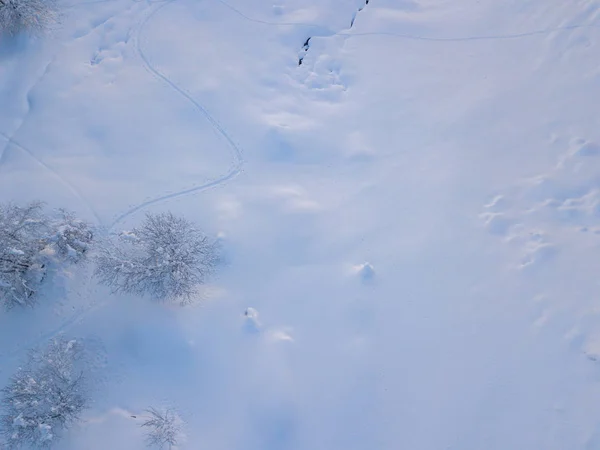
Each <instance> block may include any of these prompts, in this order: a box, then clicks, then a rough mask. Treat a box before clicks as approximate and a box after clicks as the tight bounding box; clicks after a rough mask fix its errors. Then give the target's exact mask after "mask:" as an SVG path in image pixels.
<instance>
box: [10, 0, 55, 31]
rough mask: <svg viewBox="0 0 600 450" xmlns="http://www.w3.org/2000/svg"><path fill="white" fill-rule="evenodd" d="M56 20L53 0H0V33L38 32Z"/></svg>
mask: <svg viewBox="0 0 600 450" xmlns="http://www.w3.org/2000/svg"><path fill="white" fill-rule="evenodd" d="M57 20H58V13H57V7H56V2H55V0H0V34H2V33H5V34H8V35H15V34H17V33H20V32H28V33H34V34H35V33H40V32H42V31H44V30H46V29H48V28H49V27H50V26H52V24H54V23H56V21H57Z"/></svg>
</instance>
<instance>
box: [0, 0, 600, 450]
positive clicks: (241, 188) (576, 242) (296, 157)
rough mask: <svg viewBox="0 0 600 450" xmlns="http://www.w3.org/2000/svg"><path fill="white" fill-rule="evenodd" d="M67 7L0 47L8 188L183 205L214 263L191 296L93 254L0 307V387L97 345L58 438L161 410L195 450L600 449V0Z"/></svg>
mask: <svg viewBox="0 0 600 450" xmlns="http://www.w3.org/2000/svg"><path fill="white" fill-rule="evenodd" d="M61 2H62V3H61V4H62V9H63V12H64V16H63V19H62V24H61V26H60V27H59V28H58V29H57V30H55V31H54V32H53V33H52V34H51V35H50V36H48V37H46V38H45V39H38V40H32V39H28V38H27V37H24V36H21V37H19V38H16V39H4V41H2V42H0V152H1V153H0V201H9V200H11V201H17V202H25V201H30V200H36V199H38V200H43V201H46V202H47V203H48V204H49V205H50V206H52V207H63V206H64V207H68V208H70V209H73V210H75V211H77V213H78V214H79V215H80V216H82V217H84V218H86V219H87V220H89V221H90V222H91V223H93V224H95V225H99V226H103V227H106V228H109V229H110V230H113V231H117V230H121V229H127V228H128V227H131V226H134V225H136V224H137V223H139V221H140V220H141V219H142V218H143V217H144V214H145V213H146V212H162V211H173V212H174V213H177V214H183V215H185V216H186V217H188V218H189V219H191V220H193V221H195V222H197V223H198V224H199V225H200V226H201V228H202V229H203V230H205V231H206V232H207V233H209V234H211V235H214V236H217V235H218V236H220V239H221V240H222V244H223V249H224V256H225V259H226V262H227V264H224V265H223V267H221V268H220V269H219V271H218V273H217V275H216V276H215V277H214V278H213V279H212V280H211V282H210V283H209V284H208V285H207V286H206V289H205V292H204V294H203V295H202V298H199V299H198V302H196V304H194V305H193V306H186V307H179V306H175V305H173V306H170V305H160V304H155V303H152V302H150V301H148V300H147V299H140V298H137V297H133V296H127V295H111V294H110V292H109V291H108V290H107V289H106V288H104V287H101V286H98V284H97V283H96V281H94V279H93V278H91V270H92V267H89V266H88V267H85V268H81V269H77V270H74V271H73V272H72V273H71V274H67V275H65V276H64V277H62V278H60V279H57V280H54V283H53V284H52V285H51V286H50V287H49V288H48V289H47V290H46V292H45V293H44V295H43V298H42V299H41V300H40V305H39V307H38V308H36V309H33V310H28V309H23V310H12V311H9V312H1V313H0V385H5V383H6V382H7V380H8V379H9V377H10V376H11V375H12V374H13V373H14V371H15V370H16V369H17V367H19V364H21V363H22V362H23V361H24V358H25V357H26V354H27V350H28V349H29V348H31V347H35V346H38V345H41V344H44V343H45V342H47V341H48V339H50V338H51V337H53V336H57V335H60V334H61V333H62V334H64V335H65V336H68V337H77V338H80V339H82V340H83V341H84V342H87V343H88V346H89V348H93V349H94V352H95V356H96V357H95V359H94V361H95V364H96V366H97V368H98V374H99V379H100V381H99V382H98V383H97V384H96V388H95V389H94V391H93V392H92V394H91V395H92V407H91V408H90V409H89V410H87V412H86V413H85V414H84V416H83V417H82V419H83V421H82V423H81V424H79V425H78V426H76V427H74V428H72V429H71V430H70V431H69V432H68V433H67V434H66V435H65V436H64V439H62V440H61V441H60V443H58V444H57V445H56V446H55V447H54V448H56V449H59V450H101V449H102V450H106V449H127V450H136V449H142V448H144V437H143V432H142V430H141V429H140V427H138V425H139V423H137V422H136V419H133V418H131V417H130V416H131V415H138V414H140V413H141V412H142V411H143V410H144V409H145V408H147V407H148V406H151V405H158V406H161V405H170V406H173V407H175V408H177V409H178V410H179V412H180V414H181V416H182V418H183V420H184V421H185V423H186V426H185V432H186V435H187V439H186V443H185V444H184V445H182V446H181V448H186V449H211V450H225V449H227V450H231V449H236V450H288V449H290V450H291V449H295V450H308V449H310V450H333V449H340V450H341V449H344V450H354V449H356V450H367V449H368V450H372V449H386V450H388V449H389V450H396V449H407V450H442V449H453V450H482V449H485V450H532V449H535V450H559V449H560V450H577V449H585V450H595V449H600V365H599V364H600V362H599V361H600V303H598V302H599V301H600V300H599V295H598V293H599V292H600V287H599V281H598V280H599V279H600V278H599V276H600V264H599V263H598V261H599V259H598V258H599V257H600V253H599V252H598V250H599V247H600V127H599V126H598V123H599V122H598V120H599V114H600V111H599V106H598V105H599V103H598V100H599V99H600V84H599V83H600V66H599V65H598V58H597V56H598V54H599V53H598V52H599V51H600V2H598V1H597V0H569V1H565V0H501V1H498V0H452V1H451V0H370V1H368V2H367V3H368V4H365V3H366V2H365V0H270V1H263V0H260V1H247V0H226V1H225V0H170V1H151V0H142V1H133V0H90V1H87V2H84V1H83V2H73V3H68V2H67V0H61ZM309 38H310V39H309ZM299 61H301V64H299ZM248 307H251V308H253V309H250V310H247V308H248ZM245 312H247V315H245Z"/></svg>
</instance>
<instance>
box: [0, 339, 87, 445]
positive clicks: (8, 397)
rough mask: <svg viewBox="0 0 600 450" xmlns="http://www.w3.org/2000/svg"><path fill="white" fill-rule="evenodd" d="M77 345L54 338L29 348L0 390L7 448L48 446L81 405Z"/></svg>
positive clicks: (83, 390)
mask: <svg viewBox="0 0 600 450" xmlns="http://www.w3.org/2000/svg"><path fill="white" fill-rule="evenodd" d="M81 355H82V346H81V345H80V344H79V343H78V342H77V341H75V340H67V339H64V338H58V339H54V340H52V341H51V342H50V343H49V344H48V346H47V347H46V348H45V349H43V350H41V351H36V352H32V353H31V354H30V355H29V360H28V361H27V364H26V365H25V367H23V368H21V369H19V371H18V372H17V373H16V374H15V375H13V377H12V378H11V380H10V382H9V384H8V386H6V387H5V388H4V389H2V398H1V400H0V408H1V416H0V433H1V435H2V437H3V439H4V442H5V444H6V446H7V448H10V449H16V448H20V447H22V446H30V447H32V448H48V447H50V446H52V445H53V444H54V443H55V442H56V441H57V440H58V438H59V437H60V434H61V432H62V431H64V430H65V429H66V428H68V427H69V426H70V425H71V424H73V423H74V422H76V421H77V420H78V419H79V415H80V414H81V412H82V411H83V410H84V408H85V407H86V405H87V397H86V395H85V393H86V386H85V377H84V375H83V368H82V367H80V364H81V362H82V358H81Z"/></svg>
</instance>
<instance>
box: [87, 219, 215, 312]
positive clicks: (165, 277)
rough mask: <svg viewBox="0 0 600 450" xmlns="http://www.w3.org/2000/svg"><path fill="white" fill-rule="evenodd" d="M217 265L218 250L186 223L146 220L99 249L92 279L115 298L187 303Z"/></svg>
mask: <svg viewBox="0 0 600 450" xmlns="http://www.w3.org/2000/svg"><path fill="white" fill-rule="evenodd" d="M216 262H217V245H216V243H215V242H214V241H212V240H210V239H209V238H208V237H206V236H205V235H204V234H203V233H201V232H200V231H199V230H197V229H196V228H195V227H194V225H193V224H192V223H190V222H188V221H187V220H186V219H184V218H181V217H176V216H174V215H173V214H171V213H164V214H148V215H146V219H145V220H144V222H143V223H142V224H141V225H140V226H139V227H137V228H134V229H133V230H132V231H130V232H124V233H121V234H120V235H119V236H118V237H117V238H116V239H112V240H109V241H108V242H106V243H105V245H103V246H102V247H101V248H100V250H99V254H98V256H97V258H96V263H97V268H96V275H97V276H98V278H99V280H100V282H101V283H102V284H105V285H107V286H110V287H111V288H112V289H113V291H115V292H125V293H132V294H137V295H150V296H151V297H153V298H155V299H158V300H167V299H178V300H179V301H181V302H182V303H185V302H187V301H189V300H190V299H191V298H192V297H193V295H194V294H195V293H196V292H197V288H198V285H200V284H202V283H204V282H205V280H206V277H207V275H209V274H210V273H211V272H212V271H213V269H214V268H215V265H216Z"/></svg>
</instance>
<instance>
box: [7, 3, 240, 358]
mask: <svg viewBox="0 0 600 450" xmlns="http://www.w3.org/2000/svg"><path fill="white" fill-rule="evenodd" d="M105 1H106V0H101V1H99V2H85V3H84V4H87V3H104V2H105ZM108 1H110V0H108ZM174 1H175V0H166V1H161V0H159V1H150V2H149V3H151V4H153V3H161V5H160V6H158V7H156V8H155V9H154V10H153V11H152V12H150V13H149V14H148V15H147V16H146V17H145V18H144V19H143V20H142V21H141V22H140V24H139V25H138V30H137V33H136V37H135V48H136V51H137V53H138V55H139V56H140V59H141V60H142V63H143V64H144V67H145V68H146V70H147V71H148V72H149V73H151V74H152V75H153V76H155V77H156V78H158V79H159V80H161V81H163V82H164V83H166V84H167V85H168V86H169V87H171V88H172V89H173V90H175V91H176V92H177V93H178V94H180V95H181V96H182V97H184V98H185V99H186V100H187V101H189V102H190V103H191V104H192V105H193V106H194V107H195V108H196V110H198V111H199V112H200V113H201V114H202V115H203V116H204V117H205V118H206V119H207V120H208V122H209V123H210V124H211V126H212V127H213V128H214V129H215V130H216V131H217V132H218V133H219V134H220V135H221V136H222V137H223V138H225V140H226V141H227V143H228V145H229V146H230V148H231V150H232V151H233V164H232V167H231V169H230V170H229V171H228V172H227V173H226V174H224V175H222V176H220V177H219V178H216V179H214V180H212V181H209V182H207V183H204V184H201V185H199V186H192V187H189V188H186V189H182V190H180V191H177V192H174V193H171V194H166V195H163V196H160V197H156V198H154V199H151V200H148V201H145V202H143V203H140V204H138V205H136V206H134V207H132V208H130V209H128V210H127V211H125V212H124V213H122V214H120V215H119V216H117V218H116V219H114V220H113V222H112V223H111V224H110V226H109V227H108V232H110V231H111V230H112V229H114V227H115V226H117V225H118V224H119V223H120V222H122V221H123V220H125V219H126V218H127V217H129V216H131V215H132V214H134V213H136V212H138V211H140V210H142V209H144V208H146V207H148V206H150V205H154V204H157V203H161V202H163V201H167V200H170V199H173V198H176V197H180V196H183V195H187V194H190V193H194V192H202V191H205V190H208V189H211V188H214V187H217V186H220V185H222V184H224V183H226V182H228V181H230V180H232V179H234V178H235V177H236V176H237V175H239V174H240V173H241V172H242V165H243V158H242V150H241V148H240V147H239V146H238V145H237V144H236V143H235V141H234V140H233V138H232V137H231V135H230V134H229V133H228V132H227V131H226V129H225V128H223V126H222V125H221V124H220V123H219V122H217V120H216V119H215V118H214V117H213V116H212V115H211V114H210V113H209V112H208V110H207V109H206V108H205V107H204V106H202V105H201V104H200V103H199V102H198V101H196V100H195V99H194V98H192V96H191V95H190V94H188V93H187V92H185V91H184V90H183V89H182V88H180V87H179V86H177V85H176V84H175V83H174V82H173V81H171V80H170V79H169V78H168V77H167V76H165V75H164V74H162V73H161V72H160V71H159V70H158V69H156V68H155V67H154V66H153V65H152V64H151V63H150V61H149V59H148V57H147V56H146V54H145V53H144V51H143V49H142V47H141V45H140V36H141V33H142V32H143V29H144V28H145V26H146V24H147V23H148V22H149V20H150V19H151V18H152V17H154V15H155V14H156V13H158V11H160V10H161V9H162V8H163V7H165V6H166V5H168V4H170V3H172V2H174ZM74 6H75V5H74ZM94 28H97V27H94ZM46 71H47V68H46V70H45V71H44V74H45V73H46ZM41 78H43V76H42V77H40V79H39V80H38V82H39V81H40V80H41ZM36 84H37V83H36ZM0 136H2V137H3V138H4V139H6V141H7V145H6V147H7V148H8V146H9V145H10V144H13V145H15V146H16V147H17V148H19V149H20V150H22V151H23V152H25V153H26V154H27V155H29V156H30V157H31V158H32V159H33V160H34V161H35V162H36V163H37V164H39V165H40V166H42V167H43V168H44V169H46V170H47V171H49V172H50V173H52V174H53V175H54V176H55V177H56V178H58V180H59V181H60V182H61V183H62V184H64V185H65V186H67V188H68V189H69V190H70V191H71V192H72V193H73V194H74V195H75V196H76V197H77V198H78V199H79V200H81V201H82V202H83V203H84V204H85V205H87V207H88V208H89V209H90V211H92V213H93V215H94V217H95V218H96V220H97V222H98V223H99V224H101V223H102V222H101V220H100V218H99V216H98V215H97V214H96V212H95V211H94V210H93V208H92V207H91V205H90V204H89V202H87V201H86V200H85V199H84V197H83V196H82V195H81V194H80V193H79V191H78V190H77V189H76V188H75V187H74V186H73V185H72V184H70V183H69V182H68V181H67V180H66V179H65V178H64V177H62V176H61V175H60V174H59V173H58V172H56V170H54V169H53V168H52V167H50V166H49V165H47V164H46V163H44V162H43V161H42V160H40V159H39V158H38V157H36V156H35V154H34V153H33V152H31V151H30V150H29V149H27V148H26V147H24V146H23V145H21V144H19V143H17V142H16V141H14V140H13V138H12V137H10V136H7V135H5V134H4V133H1V132H0ZM5 151H6V148H5ZM3 154H4V153H3ZM91 281H92V280H91V279H90V281H89V282H88V283H87V284H88V292H89V289H90V287H91ZM109 302H110V300H107V301H105V302H101V303H98V304H93V305H91V306H89V307H88V308H84V309H83V310H81V311H79V312H77V313H76V314H73V315H72V316H71V317H69V318H68V319H67V320H65V321H64V322H63V323H62V324H61V325H60V326H58V327H57V328H55V329H53V330H51V331H49V332H46V333H44V334H42V335H41V336H39V337H37V338H36V339H35V340H34V341H33V342H30V343H28V344H27V345H26V346H24V348H25V350H27V349H28V348H31V347H35V346H37V345H39V344H41V343H42V342H44V341H46V340H49V339H52V338H53V337H56V336H57V335H59V334H61V333H64V332H65V331H67V330H68V329H69V328H70V327H71V326H73V325H75V324H76V323H78V322H80V321H81V320H83V319H84V318H86V317H87V316H89V315H90V314H92V313H93V312H95V311H96V310H98V309H99V308H101V307H102V306H105V305H106V304H108V303H109ZM21 351H22V349H17V350H14V351H12V352H10V353H8V354H7V356H8V357H11V358H14V357H16V356H18V355H20V353H21Z"/></svg>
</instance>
